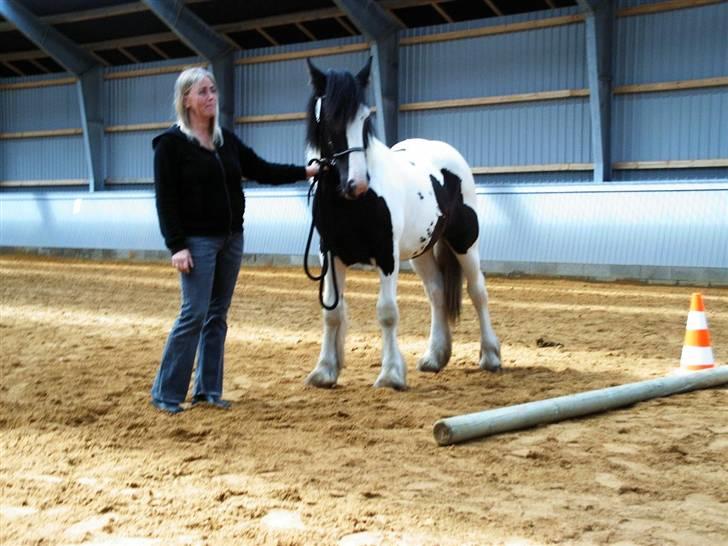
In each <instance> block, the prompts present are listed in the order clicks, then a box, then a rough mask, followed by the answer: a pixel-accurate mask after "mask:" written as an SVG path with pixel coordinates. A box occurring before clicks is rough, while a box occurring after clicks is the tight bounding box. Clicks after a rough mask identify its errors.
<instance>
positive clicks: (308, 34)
mask: <svg viewBox="0 0 728 546" xmlns="http://www.w3.org/2000/svg"><path fill="white" fill-rule="evenodd" d="M296 28H297V29H298V30H300V31H301V32H303V33H304V34H305V35H306V37H307V38H308V39H309V40H311V41H312V42H315V41H316V36H315V35H314V34H313V32H311V31H310V30H308V29H307V28H306V27H305V26H304V24H303V23H296Z"/></svg>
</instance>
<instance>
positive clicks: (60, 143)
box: [0, 136, 88, 180]
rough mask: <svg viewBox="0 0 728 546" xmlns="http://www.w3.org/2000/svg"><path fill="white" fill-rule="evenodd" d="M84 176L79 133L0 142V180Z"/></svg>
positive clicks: (84, 177) (81, 144) (84, 161)
mask: <svg viewBox="0 0 728 546" xmlns="http://www.w3.org/2000/svg"><path fill="white" fill-rule="evenodd" d="M79 178H83V179H87V178H88V173H87V168H86V156H85V155H84V151H83V138H82V137H81V136H69V137H55V138H23V139H19V140H3V141H0V180H59V179H79Z"/></svg>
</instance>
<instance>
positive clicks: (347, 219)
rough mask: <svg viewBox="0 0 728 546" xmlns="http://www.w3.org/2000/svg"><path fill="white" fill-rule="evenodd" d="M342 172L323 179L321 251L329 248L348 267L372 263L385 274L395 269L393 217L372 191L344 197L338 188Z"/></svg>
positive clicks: (318, 211) (317, 216)
mask: <svg viewBox="0 0 728 546" xmlns="http://www.w3.org/2000/svg"><path fill="white" fill-rule="evenodd" d="M337 178H338V175H337V174H336V173H327V174H326V175H324V176H323V177H322V178H321V180H320V181H319V189H318V191H317V192H316V196H315V197H314V202H313V215H314V222H315V225H316V229H317V230H318V233H319V236H320V248H321V252H328V251H329V250H330V251H332V252H333V253H334V255H335V256H338V257H339V259H340V260H341V261H342V262H344V264H346V265H347V266H349V265H353V264H356V263H359V264H371V263H372V260H373V261H374V263H375V264H376V265H377V266H378V267H379V268H380V269H381V270H382V272H383V273H384V274H385V275H390V274H392V272H393V271H394V252H395V249H394V245H393V238H394V236H393V232H392V217H391V215H390V213H389V208H388V207H387V203H386V202H385V200H384V198H382V197H380V196H379V195H377V194H376V192H374V191H373V190H369V191H368V192H367V193H365V194H364V195H363V196H361V197H359V198H358V199H354V200H349V199H344V198H343V197H342V196H341V195H340V194H339V192H338V191H337V189H336V186H337Z"/></svg>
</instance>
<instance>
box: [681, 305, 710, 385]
mask: <svg viewBox="0 0 728 546" xmlns="http://www.w3.org/2000/svg"><path fill="white" fill-rule="evenodd" d="M710 368H715V359H714V358H713V349H712V347H711V346H710V331H709V330H708V320H707V319H706V318H705V305H703V295H702V294H700V293H695V294H693V296H692V298H691V299H690V312H689V313H688V322H687V325H686V326H685V341H684V342H683V349H682V355H681V356H680V368H679V371H680V372H695V371H698V370H708V369H710Z"/></svg>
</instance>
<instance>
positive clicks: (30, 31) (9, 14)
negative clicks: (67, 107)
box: [0, 0, 98, 75]
mask: <svg viewBox="0 0 728 546" xmlns="http://www.w3.org/2000/svg"><path fill="white" fill-rule="evenodd" d="M0 14H1V15H2V16H3V17H5V19H7V20H8V21H10V22H11V23H12V24H13V25H15V27H16V28H17V29H18V30H19V31H20V32H22V33H23V35H25V36H26V37H27V38H28V39H29V40H30V41H31V42H33V43H34V44H35V45H37V46H38V47H39V48H40V49H42V50H43V51H45V52H46V53H47V54H48V55H50V56H51V57H53V58H54V59H55V60H56V61H57V62H58V63H59V64H60V65H61V66H63V68H65V69H66V70H68V71H69V72H73V73H74V74H76V75H80V74H83V73H84V72H86V71H88V70H90V69H92V68H93V67H94V66H96V65H98V62H97V61H96V59H94V58H93V56H92V55H91V54H90V53H89V52H88V51H86V50H85V49H83V48H82V47H80V46H78V45H76V44H75V43H74V42H72V41H71V40H69V39H68V38H67V37H66V36H64V35H63V34H61V33H60V32H58V31H57V30H56V29H54V28H53V27H51V26H50V25H49V24H47V23H44V22H43V21H41V20H40V19H39V18H38V17H36V16H35V15H34V14H33V13H31V12H30V11H29V10H28V9H27V8H25V7H24V6H22V5H21V4H20V3H19V2H17V0H0Z"/></svg>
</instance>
